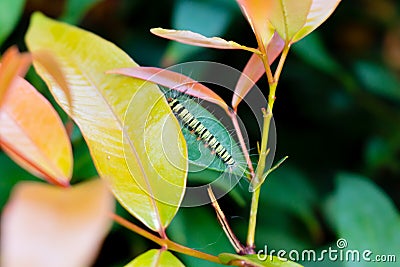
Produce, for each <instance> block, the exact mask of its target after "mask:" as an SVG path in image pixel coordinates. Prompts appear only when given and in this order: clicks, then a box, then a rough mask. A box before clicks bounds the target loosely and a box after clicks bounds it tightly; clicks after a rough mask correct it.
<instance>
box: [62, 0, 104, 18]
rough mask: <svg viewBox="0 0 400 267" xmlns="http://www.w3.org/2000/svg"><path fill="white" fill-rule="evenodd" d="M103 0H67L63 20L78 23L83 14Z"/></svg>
mask: <svg viewBox="0 0 400 267" xmlns="http://www.w3.org/2000/svg"><path fill="white" fill-rule="evenodd" d="M100 1H101V0H67V3H66V7H65V10H64V13H63V14H62V16H61V18H60V19H61V20H62V21H65V22H67V23H70V24H78V22H79V21H80V20H81V19H82V18H83V16H84V15H85V14H86V13H87V12H88V11H89V10H90V9H91V8H92V7H93V6H95V5H96V4H97V3H99V2H100Z"/></svg>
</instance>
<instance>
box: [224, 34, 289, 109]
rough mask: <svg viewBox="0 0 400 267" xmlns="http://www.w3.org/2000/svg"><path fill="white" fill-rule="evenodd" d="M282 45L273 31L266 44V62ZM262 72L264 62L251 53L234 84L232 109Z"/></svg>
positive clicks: (269, 60)
mask: <svg viewBox="0 0 400 267" xmlns="http://www.w3.org/2000/svg"><path fill="white" fill-rule="evenodd" d="M284 46H285V42H284V41H283V40H282V38H281V37H280V36H279V35H278V34H276V33H275V35H274V37H273V38H272V40H271V42H270V43H269V44H268V49H267V54H268V62H269V64H270V65H271V64H272V63H273V62H274V60H275V59H276V58H277V57H278V56H279V54H280V53H281V52H282V50H283V47H284ZM264 73H265V66H264V63H263V62H262V60H261V58H260V57H259V56H258V55H256V54H253V55H252V56H251V58H250V60H249V61H248V62H247V64H246V67H245V68H244V70H243V72H242V74H241V75H240V78H239V80H238V82H237V84H236V87H235V92H234V95H233V98H232V108H233V109H234V110H237V107H238V105H239V103H240V102H241V101H242V100H243V98H244V97H245V96H246V95H247V93H248V92H249V91H250V89H251V88H253V86H254V85H255V83H256V82H257V81H258V80H259V79H260V78H261V77H262V75H263V74H264Z"/></svg>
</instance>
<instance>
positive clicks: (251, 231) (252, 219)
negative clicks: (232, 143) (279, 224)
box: [246, 110, 272, 249]
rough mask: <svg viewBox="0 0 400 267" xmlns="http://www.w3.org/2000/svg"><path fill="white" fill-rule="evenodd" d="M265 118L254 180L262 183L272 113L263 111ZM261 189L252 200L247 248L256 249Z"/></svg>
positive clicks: (257, 188)
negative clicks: (255, 237)
mask: <svg viewBox="0 0 400 267" xmlns="http://www.w3.org/2000/svg"><path fill="white" fill-rule="evenodd" d="M263 116H264V126H263V132H262V139H261V147H260V157H259V161H258V165H257V169H256V174H255V177H253V179H256V182H257V181H261V179H262V176H263V173H264V170H265V161H266V157H267V154H268V152H267V144H268V133H269V126H270V124H271V119H272V112H268V111H265V110H264V111H263ZM260 188H261V186H256V188H255V190H254V191H253V196H252V198H251V207H250V218H249V228H248V231H247V242H246V244H247V247H249V248H252V249H254V247H255V245H254V236H255V232H256V223H257V211H258V202H259V198H260Z"/></svg>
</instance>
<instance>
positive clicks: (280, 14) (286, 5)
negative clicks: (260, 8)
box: [269, 0, 313, 41]
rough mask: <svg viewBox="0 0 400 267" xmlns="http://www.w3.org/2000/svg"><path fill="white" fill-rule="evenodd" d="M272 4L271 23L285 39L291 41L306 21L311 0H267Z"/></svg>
mask: <svg viewBox="0 0 400 267" xmlns="http://www.w3.org/2000/svg"><path fill="white" fill-rule="evenodd" d="M269 1H271V2H272V3H273V4H272V6H273V7H272V10H274V12H272V13H271V17H270V18H269V19H270V21H271V24H272V25H273V26H274V28H275V29H276V31H277V32H278V33H279V35H280V36H281V37H282V39H284V40H285V41H291V39H292V38H293V37H294V36H295V34H296V33H297V32H299V31H300V29H302V28H303V26H304V25H305V23H306V21H307V15H308V13H309V12H310V8H311V4H312V2H313V0H301V1H299V0H278V1H276V0H269Z"/></svg>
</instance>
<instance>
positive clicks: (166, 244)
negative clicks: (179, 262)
mask: <svg viewBox="0 0 400 267" xmlns="http://www.w3.org/2000/svg"><path fill="white" fill-rule="evenodd" d="M110 216H111V218H112V219H113V220H114V221H115V222H117V223H119V224H120V225H122V226H124V227H125V228H127V229H129V230H131V231H133V232H135V233H137V234H139V235H141V236H143V237H145V238H147V239H149V240H151V241H153V242H154V243H157V244H159V245H160V246H161V247H163V248H166V249H169V250H172V251H175V252H179V253H183V254H186V255H190V256H193V257H196V258H199V259H203V260H206V261H211V262H215V263H219V264H221V262H220V260H219V258H218V257H217V256H214V255H211V254H207V253H204V252H201V251H198V250H194V249H191V248H188V247H185V246H183V245H180V244H178V243H175V242H173V241H171V240H169V239H163V238H160V237H158V236H156V235H154V234H152V233H149V232H148V231H146V230H144V229H143V228H141V227H139V226H137V225H135V224H133V223H131V222H129V221H127V220H125V219H124V218H122V217H120V216H118V215H117V214H114V213H112V214H111V215H110Z"/></svg>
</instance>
